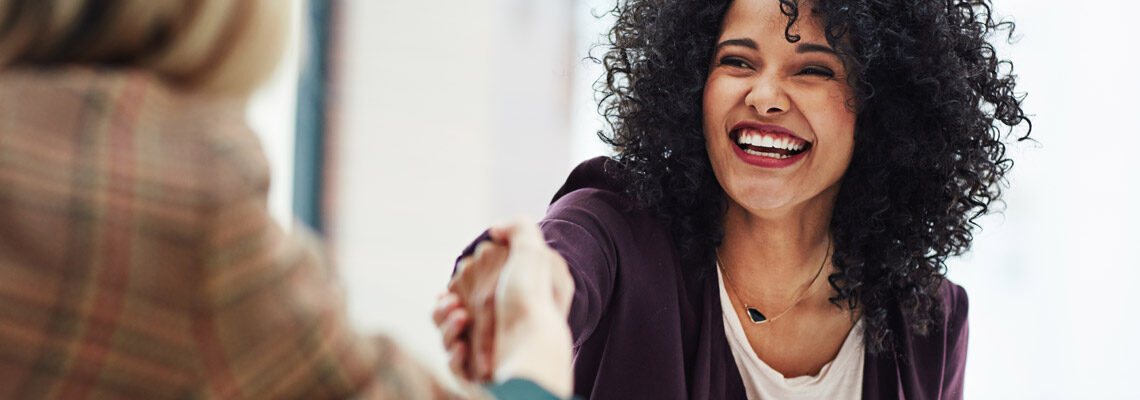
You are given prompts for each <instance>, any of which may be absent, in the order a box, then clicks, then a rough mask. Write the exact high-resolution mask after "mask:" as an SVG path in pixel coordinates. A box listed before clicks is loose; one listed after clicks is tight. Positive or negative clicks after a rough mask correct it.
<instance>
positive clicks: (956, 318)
mask: <svg viewBox="0 0 1140 400" xmlns="http://www.w3.org/2000/svg"><path fill="white" fill-rule="evenodd" d="M946 285H947V286H949V288H950V290H948V291H947V293H948V296H946V297H945V298H944V299H943V301H944V302H945V305H946V307H947V308H948V310H947V313H946V318H947V323H946V363H945V365H944V367H943V368H944V369H943V377H942V398H945V399H961V398H963V396H964V394H963V385H964V383H965V375H966V348H967V344H968V341H969V336H970V321H969V319H968V314H969V308H970V303H969V298H968V297H967V296H966V290H965V289H963V288H962V287H961V286H958V285H955V284H953V283H950V282H946Z"/></svg>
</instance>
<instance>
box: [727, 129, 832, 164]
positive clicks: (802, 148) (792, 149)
mask: <svg viewBox="0 0 1140 400" xmlns="http://www.w3.org/2000/svg"><path fill="white" fill-rule="evenodd" d="M729 137H730V138H731V139H732V142H733V143H734V144H736V146H733V150H734V151H735V152H736V155H737V156H739V157H740V159H741V160H742V161H744V162H746V163H748V164H751V165H755V166H759V167H766V168H782V167H786V166H789V165H792V164H795V162H796V161H799V160H800V159H801V158H803V157H804V155H805V154H807V152H808V151H810V150H811V146H812V143H811V142H809V141H807V140H804V139H803V138H801V137H799V136H796V135H795V134H794V133H792V132H791V131H790V130H788V129H786V128H784V127H781V126H777V125H763V124H757V123H752V122H741V123H738V124H736V126H734V127H733V129H732V130H731V131H729Z"/></svg>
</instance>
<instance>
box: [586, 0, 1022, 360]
mask: <svg viewBox="0 0 1140 400" xmlns="http://www.w3.org/2000/svg"><path fill="white" fill-rule="evenodd" d="M730 4H731V0H622V1H619V2H618V4H617V5H616V6H615V8H614V9H613V10H611V11H610V13H611V14H612V15H614V16H615V17H616V20H617V21H616V23H615V25H614V27H613V29H612V30H611V31H610V32H609V35H608V43H606V45H607V47H608V49H607V50H606V52H605V54H604V55H603V56H602V57H601V58H600V60H598V61H599V62H601V63H602V64H603V66H604V67H605V70H606V74H605V76H604V77H603V79H601V80H599V81H598V90H599V92H600V103H599V111H600V112H601V114H602V115H603V116H605V118H606V120H607V122H608V124H609V126H610V132H608V133H607V132H604V131H603V132H599V133H598V135H599V137H601V138H602V140H603V141H605V142H606V143H608V144H609V145H611V146H613V147H614V148H615V150H616V151H617V153H618V154H617V155H616V156H615V160H616V162H617V163H616V164H617V165H618V168H616V174H618V175H619V177H620V178H622V179H623V180H624V181H626V182H627V184H628V192H629V195H630V196H631V197H633V198H634V200H635V201H636V202H637V203H638V204H639V205H640V206H642V207H645V208H647V209H649V210H651V211H652V212H653V213H654V214H655V215H657V216H658V217H659V218H661V219H662V220H663V221H665V222H666V223H667V224H668V225H669V227H670V230H671V233H672V236H673V239H674V243H675V246H676V248H677V251H678V253H679V255H680V256H681V258H682V260H683V262H684V265H691V266H699V267H694V268H695V269H697V270H698V271H697V272H698V273H697V275H702V276H708V271H709V270H712V269H713V268H715V267H714V266H713V265H714V264H713V262H712V261H713V257H714V251H715V250H714V249H715V248H716V246H718V245H719V244H720V241H721V240H722V238H723V236H724V230H723V226H722V217H723V215H724V212H725V209H726V204H727V203H726V202H727V200H726V195H725V193H724V191H723V189H722V188H721V187H720V185H719V184H718V183H717V180H716V177H715V176H714V175H713V171H712V166H711V164H710V162H709V158H708V153H707V152H706V149H705V136H704V133H703V130H702V110H701V105H702V93H703V90H704V85H705V79H706V76H707V74H708V73H709V66H710V60H711V58H712V56H713V54H712V53H713V47H714V45H715V43H716V40H717V37H718V35H719V33H720V27H721V22H722V19H723V18H724V15H725V13H726V12H727V10H728V8H729V6H730ZM801 5H806V6H810V7H812V8H811V10H812V11H813V12H814V13H816V14H818V15H820V16H821V18H822V21H823V27H824V34H825V35H826V38H827V41H828V43H829V44H830V45H831V46H833V47H834V48H836V49H837V50H838V51H839V53H840V54H841V55H843V57H842V58H843V59H844V62H845V63H847V67H848V70H849V71H851V73H850V76H849V78H848V79H849V81H848V83H849V84H850V85H851V87H852V88H853V89H854V93H855V97H854V98H853V99H852V100H853V102H852V104H851V106H852V107H854V109H855V111H856V127H855V148H854V154H853V156H852V160H851V163H850V165H849V166H848V169H847V172H846V174H845V176H844V178H843V184H842V185H841V188H840V192H839V194H838V197H837V200H836V205H835V209H834V214H833V216H832V221H831V233H832V236H833V238H834V252H833V253H832V259H833V262H834V264H835V267H836V269H837V272H835V273H833V274H832V275H831V276H830V277H829V282H830V284H831V287H832V288H833V289H834V290H835V292H836V293H837V294H836V295H835V296H834V297H832V298H831V301H832V303H834V304H835V305H836V306H839V307H845V308H847V309H849V310H855V309H856V308H858V307H861V310H860V311H861V312H862V315H863V318H864V320H865V324H866V329H865V332H866V334H865V340H866V344H867V346H868V349H869V350H871V351H872V352H880V351H884V350H888V349H891V348H893V345H894V344H895V343H894V341H895V340H894V339H893V338H894V337H896V335H895V332H892V327H891V326H889V324H888V315H889V314H891V313H896V311H892V310H899V309H901V310H902V311H901V312H902V313H903V315H902V316H901V317H903V318H904V319H905V320H906V321H908V322H909V326H907V327H905V329H910V330H912V331H914V332H915V333H918V334H920V335H925V334H927V333H928V331H929V330H930V329H931V327H932V326H934V325H935V324H934V321H936V320H937V319H938V318H940V317H941V316H942V315H941V307H940V306H941V299H940V298H939V295H938V293H939V288H940V285H942V283H943V280H944V279H945V278H944V276H945V275H944V274H945V268H946V259H947V257H949V256H953V255H960V254H962V253H964V252H965V251H966V250H968V248H969V246H970V242H971V241H972V240H973V235H972V232H973V230H974V229H975V228H976V227H977V224H976V223H975V220H976V219H977V218H978V217H980V216H982V215H984V214H986V213H987V212H989V211H990V208H991V205H993V204H994V202H996V201H998V200H999V198H1000V196H1001V193H1002V186H1003V185H1005V184H1006V182H1005V179H1004V177H1005V176H1006V174H1007V173H1008V172H1009V170H1010V168H1011V167H1012V166H1013V162H1012V161H1011V160H1010V159H1009V158H1008V157H1006V154H1005V152H1006V147H1005V144H1004V139H1008V138H1009V137H1010V136H1012V132H1013V131H1014V130H1015V129H1014V128H1016V127H1018V126H1019V125H1022V124H1023V123H1024V124H1025V125H1026V129H1025V131H1024V132H1025V133H1024V135H1022V136H1020V137H1019V139H1026V138H1028V135H1029V131H1030V130H1031V129H1030V128H1031V125H1030V121H1029V119H1028V118H1027V116H1026V114H1025V112H1024V110H1023V109H1022V105H1021V104H1022V100H1023V99H1024V96H1023V95H1020V94H1018V93H1016V92H1015V91H1014V86H1015V76H1014V75H1013V74H1012V64H1011V63H1010V62H1009V61H1005V60H1001V59H1000V58H999V57H998V56H997V55H996V52H995V50H994V46H993V45H992V44H991V43H990V42H989V40H990V38H991V37H992V36H993V35H994V34H995V33H998V32H1001V31H1006V32H1007V33H1008V35H1010V36H1007V39H1008V38H1009V37H1012V34H1013V28H1014V26H1013V23H1012V22H1003V21H997V20H995V19H994V17H993V16H992V12H991V4H990V2H989V0H942V1H925V0H811V1H810V3H807V2H804V3H803V4H801V2H800V1H799V0H779V6H780V10H781V12H782V13H783V14H784V15H786V16H787V17H788V25H787V28H786V29H785V31H784V32H785V39H786V40H788V41H790V42H795V41H798V40H799V37H798V36H797V35H795V34H793V33H792V32H793V30H792V27H793V25H794V24H795V23H796V20H797V18H799V12H800V7H801ZM998 123H1000V124H1003V125H1005V126H1006V127H1007V128H1008V129H1005V130H1004V131H1005V133H1003V132H1002V131H1003V129H1001V128H1000V127H999V125H998ZM853 182H855V183H856V184H852V183H853Z"/></svg>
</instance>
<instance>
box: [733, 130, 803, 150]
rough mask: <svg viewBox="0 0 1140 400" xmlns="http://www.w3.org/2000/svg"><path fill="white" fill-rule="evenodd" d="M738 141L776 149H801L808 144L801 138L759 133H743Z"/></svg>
mask: <svg viewBox="0 0 1140 400" xmlns="http://www.w3.org/2000/svg"><path fill="white" fill-rule="evenodd" d="M737 142H739V143H741V144H747V145H752V146H757V147H768V148H776V149H784V150H789V151H799V150H802V149H803V148H804V146H806V143H805V142H803V141H800V140H795V139H791V138H777V137H775V136H769V135H764V134H759V133H751V132H748V133H741V134H740V137H739V138H738V139H737Z"/></svg>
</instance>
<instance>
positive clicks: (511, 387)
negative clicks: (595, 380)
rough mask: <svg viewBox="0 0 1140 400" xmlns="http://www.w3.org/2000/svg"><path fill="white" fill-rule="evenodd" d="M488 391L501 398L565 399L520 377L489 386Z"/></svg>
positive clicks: (527, 399) (504, 399)
mask: <svg viewBox="0 0 1140 400" xmlns="http://www.w3.org/2000/svg"><path fill="white" fill-rule="evenodd" d="M487 391H489V392H491V394H492V395H494V396H495V398H496V399H499V400H516V399H517V400H523V399H526V400H563V399H561V398H559V397H558V396H555V395H554V394H553V393H550V392H548V391H546V389H543V388H542V386H538V384H537V383H534V382H531V381H529V380H526V379H519V378H513V379H510V380H508V381H506V382H503V383H500V384H497V385H493V386H488V387H487Z"/></svg>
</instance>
